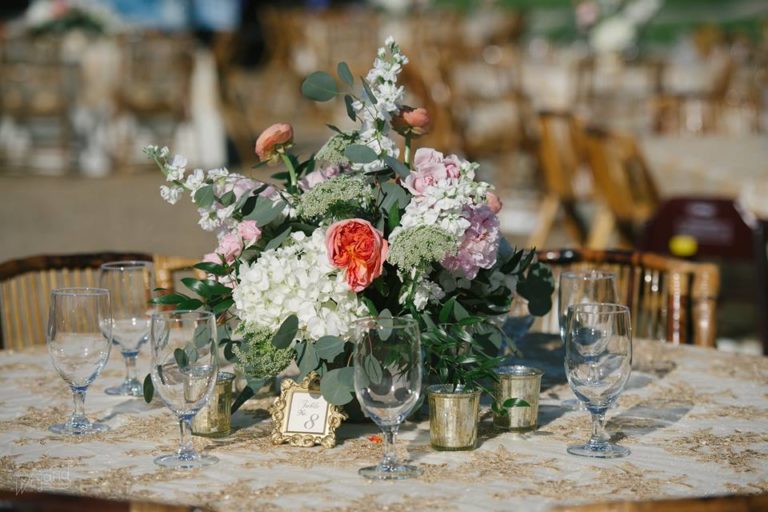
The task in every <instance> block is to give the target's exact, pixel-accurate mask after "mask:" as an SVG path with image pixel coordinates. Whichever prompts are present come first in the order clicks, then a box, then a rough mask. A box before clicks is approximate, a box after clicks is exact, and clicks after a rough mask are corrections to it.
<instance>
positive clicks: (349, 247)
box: [325, 219, 389, 292]
mask: <svg viewBox="0 0 768 512" xmlns="http://www.w3.org/2000/svg"><path fill="white" fill-rule="evenodd" d="M325 247H326V250H327V254H328V259H329V260H330V262H331V264H333V265H334V266H336V267H338V268H343V269H346V276H347V284H349V287H350V288H351V289H352V290H354V291H355V292H360V291H363V290H364V289H365V288H366V287H367V286H368V285H370V284H371V283H372V282H373V280H374V279H376V278H377V277H379V276H380V275H381V273H382V271H383V269H384V260H386V259H387V253H388V252H389V245H388V244H387V241H386V240H384V236H383V234H382V233H381V231H379V230H377V229H376V228H374V227H373V225H371V223H370V222H368V221H367V220H363V219H348V220H342V221H339V222H336V223H334V224H331V227H329V228H328V231H327V232H326V234H325Z"/></svg>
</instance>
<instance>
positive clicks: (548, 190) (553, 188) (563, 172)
mask: <svg viewBox="0 0 768 512" xmlns="http://www.w3.org/2000/svg"><path fill="white" fill-rule="evenodd" d="M538 127H539V141H538V148H537V149H538V150H537V155H538V159H539V169H540V170H541V176H542V178H543V185H544V190H545V195H544V198H543V200H542V202H541V206H540V207H539V213H538V224H537V226H536V229H535V231H534V232H533V233H532V234H531V237H530V238H529V239H528V245H529V246H533V247H542V246H546V242H547V239H548V237H549V234H550V232H551V231H552V227H553V225H554V223H555V221H556V220H557V217H558V214H559V213H560V212H561V211H562V213H563V216H564V220H565V227H566V229H567V230H568V232H569V233H570V235H571V237H572V238H573V240H574V241H575V242H576V244H577V245H578V246H581V245H583V244H584V243H585V242H586V239H587V226H586V224H585V222H584V220H583V219H582V218H581V216H580V215H579V212H578V210H577V205H578V203H579V201H580V200H584V199H587V198H588V192H586V191H584V190H578V189H579V187H578V185H577V182H578V180H579V178H583V176H584V172H583V169H582V167H581V164H582V163H583V162H584V135H583V128H582V126H581V123H580V122H579V120H578V119H577V118H576V117H574V116H573V115H572V114H571V113H570V112H554V111H542V112H539V115H538ZM581 182H582V183H584V180H583V179H582V181H581Z"/></svg>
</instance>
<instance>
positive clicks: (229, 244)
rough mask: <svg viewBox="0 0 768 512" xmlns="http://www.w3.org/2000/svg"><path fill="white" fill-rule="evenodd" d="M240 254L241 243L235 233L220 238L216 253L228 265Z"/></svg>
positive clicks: (241, 249)
mask: <svg viewBox="0 0 768 512" xmlns="http://www.w3.org/2000/svg"><path fill="white" fill-rule="evenodd" d="M241 252H243V241H242V240H241V239H240V235H239V234H237V233H227V234H226V235H224V236H223V237H221V239H220V240H219V246H218V247H217V248H216V253H217V254H218V255H220V256H221V257H222V258H224V261H226V262H227V263H228V264H229V263H232V262H233V261H235V258H237V257H238V256H240V253H241Z"/></svg>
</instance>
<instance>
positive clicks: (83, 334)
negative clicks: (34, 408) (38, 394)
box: [46, 288, 112, 435]
mask: <svg viewBox="0 0 768 512" xmlns="http://www.w3.org/2000/svg"><path fill="white" fill-rule="evenodd" d="M46 342H47V345H48V353H49V354H50V356H51V361H52V362H53V366H54V368H56V371H57V372H59V375H61V378H62V379H64V381H65V382H66V383H67V384H69V387H70V388H71V389H72V395H73V399H74V402H75V410H74V412H73V413H72V416H70V418H69V420H67V422H66V423H59V424H56V425H53V426H51V427H50V429H49V430H50V431H51V432H54V433H56V434H67V435H85V434H93V433H96V432H104V431H106V430H109V427H108V426H107V425H105V424H103V423H91V422H90V421H89V420H88V418H86V417H85V393H86V391H87V390H88V386H89V385H90V384H91V382H93V381H94V379H95V378H96V377H98V375H99V374H100V373H101V370H102V369H103V368H104V365H105V364H107V360H108V359H109V352H110V349H111V348H112V316H111V311H110V300H109V290H106V289H103V288H59V289H55V290H52V291H51V307H50V311H49V314H48V331H47V332H46Z"/></svg>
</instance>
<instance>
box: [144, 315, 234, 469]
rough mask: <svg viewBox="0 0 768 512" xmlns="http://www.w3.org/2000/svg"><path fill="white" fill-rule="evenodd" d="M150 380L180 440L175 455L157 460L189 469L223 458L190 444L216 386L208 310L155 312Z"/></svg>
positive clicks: (213, 325)
mask: <svg viewBox="0 0 768 512" xmlns="http://www.w3.org/2000/svg"><path fill="white" fill-rule="evenodd" d="M150 341H151V344H152V369H151V372H150V374H151V375H152V384H153V385H154V386H155V390H156V391H157V394H158V395H159V396H160V398H161V399H162V401H163V402H164V403H165V405H166V406H167V407H168V408H169V409H170V410H171V411H172V412H173V413H174V414H176V416H177V417H178V418H179V428H180V431H181V442H180V444H179V449H178V450H177V451H176V453H172V454H169V455H162V456H160V457H157V458H156V459H155V464H158V465H160V466H164V467H169V468H174V469H191V468H197V467H202V466H208V465H210V464H214V463H216V462H218V461H219V460H218V459H217V458H216V457H213V456H211V455H202V454H200V453H198V452H197V451H195V448H194V446H193V445H192V418H194V417H195V414H197V412H198V411H199V410H200V409H202V408H203V407H204V406H205V405H206V404H207V403H208V400H210V397H211V393H212V392H213V389H214V386H215V385H216V375H217V361H216V318H215V317H214V315H213V313H210V312H208V311H186V310H176V311H163V312H158V313H155V314H153V315H152V320H151V328H150Z"/></svg>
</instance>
